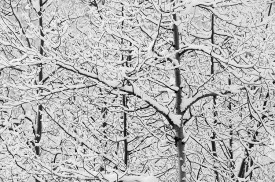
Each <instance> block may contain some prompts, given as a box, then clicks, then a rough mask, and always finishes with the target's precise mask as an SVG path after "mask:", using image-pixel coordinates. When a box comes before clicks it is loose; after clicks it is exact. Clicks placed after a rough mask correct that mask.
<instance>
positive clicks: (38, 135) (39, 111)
mask: <svg viewBox="0 0 275 182" xmlns="http://www.w3.org/2000/svg"><path fill="white" fill-rule="evenodd" d="M42 11H43V0H39V12H38V16H39V17H38V19H39V29H40V45H39V53H40V55H41V56H43V55H44V39H43V37H44V34H43V19H42ZM38 67H39V69H40V70H39V74H38V84H41V82H42V79H43V66H42V63H40V64H39V65H38ZM38 92H41V91H40V90H39V91H38ZM42 109H43V107H42V104H39V105H38V109H37V117H36V126H35V127H36V128H35V143H36V145H35V153H36V155H40V154H41V152H40V146H39V145H37V144H38V143H39V142H40V140H41V134H42ZM35 181H36V182H39V180H38V179H36V180H35Z"/></svg>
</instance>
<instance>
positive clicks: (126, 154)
mask: <svg viewBox="0 0 275 182" xmlns="http://www.w3.org/2000/svg"><path fill="white" fill-rule="evenodd" d="M122 16H124V7H123V4H122ZM122 28H124V21H122ZM121 44H122V45H123V39H122V40H121ZM130 46H132V43H130ZM130 54H131V51H129V55H127V61H126V63H125V65H124V66H126V67H128V66H129V64H128V62H129V61H131V60H132V56H131V55H130ZM125 84H128V83H127V82H126V83H125ZM122 102H123V106H124V108H127V107H128V106H127V102H128V99H127V96H126V95H123V97H122ZM127 122H128V121H127V113H126V112H124V113H123V136H124V138H125V139H124V164H125V165H126V167H127V166H128V157H129V151H128V141H127V139H126V137H127V135H128V131H127V130H128V129H127Z"/></svg>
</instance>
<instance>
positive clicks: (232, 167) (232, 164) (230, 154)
mask: <svg viewBox="0 0 275 182" xmlns="http://www.w3.org/2000/svg"><path fill="white" fill-rule="evenodd" d="M228 85H231V78H229V79H228ZM228 109H229V111H231V110H232V106H231V102H229V103H228ZM229 122H230V123H229V130H230V131H229V136H230V139H229V159H230V162H229V168H230V169H231V170H232V171H233V170H234V163H233V123H232V120H231V119H230V121H229ZM231 179H234V173H232V174H231Z"/></svg>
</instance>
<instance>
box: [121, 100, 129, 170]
mask: <svg viewBox="0 0 275 182" xmlns="http://www.w3.org/2000/svg"><path fill="white" fill-rule="evenodd" d="M122 100H123V106H124V107H127V97H126V95H123V98H122ZM123 136H124V138H125V139H124V164H125V165H126V167H127V165H128V141H127V139H126V137H127V114H126V112H124V113H123Z"/></svg>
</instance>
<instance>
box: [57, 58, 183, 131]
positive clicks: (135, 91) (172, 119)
mask: <svg viewBox="0 0 275 182" xmlns="http://www.w3.org/2000/svg"><path fill="white" fill-rule="evenodd" d="M56 64H57V65H58V66H60V67H62V68H64V69H66V70H70V71H72V72H75V73H78V74H80V75H83V76H87V77H89V78H92V79H94V80H97V81H98V82H101V83H103V84H104V85H106V86H108V87H112V88H114V89H119V90H121V91H124V92H126V93H128V94H131V95H134V96H136V97H138V98H140V99H142V100H143V101H145V102H147V103H148V104H149V105H151V106H152V107H153V108H155V109H156V110H157V111H158V112H159V113H161V114H162V115H164V117H165V118H166V119H167V120H168V122H169V124H170V125H172V126H174V125H178V126H180V124H181V115H176V114H174V113H173V112H170V110H169V109H168V108H167V107H166V106H163V105H162V104H160V103H158V102H157V101H156V100H154V99H153V98H151V97H150V96H148V95H147V94H145V93H144V92H143V91H142V90H141V89H139V88H138V87H137V86H136V85H135V84H132V85H131V86H127V85H126V86H122V82H121V81H111V80H106V79H104V78H100V77H99V76H98V75H96V74H94V73H91V72H88V71H85V70H83V69H81V68H78V67H77V66H74V65H72V64H70V63H65V62H64V61H60V60H58V61H57V63H56Z"/></svg>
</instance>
